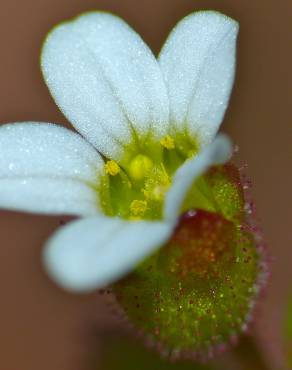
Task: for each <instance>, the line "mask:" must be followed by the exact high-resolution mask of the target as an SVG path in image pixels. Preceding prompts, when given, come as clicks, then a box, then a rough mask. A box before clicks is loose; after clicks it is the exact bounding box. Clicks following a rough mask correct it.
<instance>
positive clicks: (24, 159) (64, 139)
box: [0, 122, 104, 215]
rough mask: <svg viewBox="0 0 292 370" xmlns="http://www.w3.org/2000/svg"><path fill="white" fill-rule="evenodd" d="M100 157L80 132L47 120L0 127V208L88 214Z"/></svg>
mask: <svg viewBox="0 0 292 370" xmlns="http://www.w3.org/2000/svg"><path fill="white" fill-rule="evenodd" d="M103 171H104V166H103V160H102V159H101V157H100V155H99V154H98V153H97V151H96V150H95V149H94V148H93V147H92V146H91V145H90V144H89V143H87V142H86V141H85V140H84V139H83V138H82V137H81V136H80V135H78V134H76V133H74V132H72V131H70V130H67V129H65V128H63V127H60V126H57V125H53V124H48V123H33V122H26V123H15V124H7V125H3V126H1V127H0V207H1V208H8V209H18V210H24V211H29V212H41V213H53V214H59V213H66V214H72V213H73V214H82V215H83V214H92V213H93V212H96V210H97V208H98V199H97V195H96V192H95V191H94V190H93V189H92V187H91V186H90V185H95V186H98V184H99V179H100V176H101V174H103Z"/></svg>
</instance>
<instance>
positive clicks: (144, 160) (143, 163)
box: [129, 154, 153, 181]
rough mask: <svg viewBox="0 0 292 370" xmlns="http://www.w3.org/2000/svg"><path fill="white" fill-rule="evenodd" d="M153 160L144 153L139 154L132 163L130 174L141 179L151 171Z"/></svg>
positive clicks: (133, 177) (135, 178)
mask: <svg viewBox="0 0 292 370" xmlns="http://www.w3.org/2000/svg"><path fill="white" fill-rule="evenodd" d="M152 167H153V162H152V160H151V159H150V158H149V157H147V156H146V155H143V154H138V155H137V156H136V157H135V158H134V159H133V160H132V161H131V163H130V167H129V174H130V176H131V178H132V179H134V180H137V181H140V180H143V178H144V177H145V176H146V175H147V173H149V171H151V169H152Z"/></svg>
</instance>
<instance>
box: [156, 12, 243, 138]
mask: <svg viewBox="0 0 292 370" xmlns="http://www.w3.org/2000/svg"><path fill="white" fill-rule="evenodd" d="M237 33H238V23H237V22H235V21H234V20H232V19H231V18H229V17H227V16H225V15H223V14H220V13H217V12H213V11H202V12H197V13H193V14H191V15H189V16H188V17H186V18H184V19H183V20H182V21H181V22H180V23H179V24H178V25H177V26H176V27H175V28H174V30H173V31H172V32H171V34H170V36H169V38H168V40H167V41H166V43H165V45H164V47H163V49H162V51H161V54H160V56H159V61H160V65H161V68H162V71H163V73H164V76H165V80H166V83H167V86H168V89H169V97H170V115H171V122H173V123H174V124H175V125H176V127H177V128H178V129H182V128H185V127H186V128H187V129H189V131H190V133H191V134H192V135H194V136H198V137H199V139H200V141H201V143H203V144H206V143H209V142H211V140H212V139H213V138H214V136H215V135H216V132H217V131H218V128H219V125H220V124H221V122H222V119H223V116H224V113H225V110H226V108H227V104H228V101H229V96H230V92H231V89H232V85H233V81H234V72H235V61H236V37H237Z"/></svg>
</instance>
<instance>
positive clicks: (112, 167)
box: [104, 161, 121, 176]
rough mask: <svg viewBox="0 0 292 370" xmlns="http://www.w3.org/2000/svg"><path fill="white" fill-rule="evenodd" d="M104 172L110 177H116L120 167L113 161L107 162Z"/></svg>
mask: <svg viewBox="0 0 292 370" xmlns="http://www.w3.org/2000/svg"><path fill="white" fill-rule="evenodd" d="M104 167H105V172H106V173H107V174H109V175H111V176H116V175H117V174H118V173H119V172H120V171H121V169H120V166H119V165H118V164H117V162H115V161H108V162H106V164H105V166H104Z"/></svg>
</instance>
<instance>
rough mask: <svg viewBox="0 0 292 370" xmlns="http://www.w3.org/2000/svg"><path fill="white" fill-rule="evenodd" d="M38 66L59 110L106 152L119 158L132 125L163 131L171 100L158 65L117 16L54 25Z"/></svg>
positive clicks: (85, 17) (88, 15)
mask: <svg viewBox="0 0 292 370" xmlns="http://www.w3.org/2000/svg"><path fill="white" fill-rule="evenodd" d="M42 70H43V74H44V77H45V80H46V82H47V84H48V86H49V88H50V90H51V93H52V95H53V97H54V99H55V100H56V102H57V104H58V105H59V106H60V108H61V110H62V111H63V113H64V114H65V115H66V116H67V118H68V119H69V120H70V121H71V122H72V124H73V125H74V126H75V128H76V129H78V130H79V131H80V132H81V133H82V134H83V135H84V136H85V137H86V138H87V139H88V140H89V141H90V142H91V143H92V144H93V145H94V146H95V147H96V148H98V150H100V151H101V152H102V153H104V154H105V155H106V156H108V157H111V158H114V159H119V157H120V155H121V153H122V151H123V145H124V144H127V143H128V142H129V138H130V137H132V132H133V129H134V130H135V131H136V132H137V133H138V135H141V134H147V133H148V131H149V130H150V129H151V128H153V130H154V131H155V133H156V135H157V136H158V137H160V136H162V135H164V134H165V132H166V130H167V124H168V119H169V102H168V97H167V91H166V86H165V84H164V81H163V77H162V73H161V70H160V67H159V65H158V63H157V61H156V59H155V58H154V56H153V54H152V53H151V51H150V50H149V48H148V47H147V46H146V45H145V44H144V42H143V41H142V39H141V38H140V37H139V36H138V35H137V34H136V33H135V32H134V31H133V30H132V29H131V28H130V27H129V26H128V25H127V24H126V23H125V22H123V21H122V20H121V19H119V18H118V17H115V16H113V15H111V14H108V13H104V12H90V13H86V14H85V15H82V16H80V17H78V18H77V19H75V20H73V21H72V22H67V23H63V24H61V25H60V26H58V27H56V28H55V29H54V30H53V31H52V32H51V33H50V34H49V36H48V38H47V40H46V42H45V45H44V48H43V53H42Z"/></svg>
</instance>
